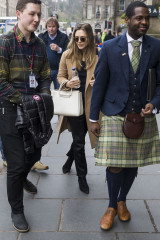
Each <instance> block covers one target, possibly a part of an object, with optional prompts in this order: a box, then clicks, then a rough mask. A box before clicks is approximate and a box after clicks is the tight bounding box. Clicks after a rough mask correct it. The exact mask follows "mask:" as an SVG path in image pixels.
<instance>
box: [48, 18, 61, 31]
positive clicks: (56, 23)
mask: <svg viewBox="0 0 160 240" xmlns="http://www.w3.org/2000/svg"><path fill="white" fill-rule="evenodd" d="M49 23H54V24H55V25H56V27H57V28H58V29H59V23H58V20H57V19H56V18H53V17H50V18H48V19H47V21H46V24H45V27H46V28H47V25H48V24H49Z"/></svg>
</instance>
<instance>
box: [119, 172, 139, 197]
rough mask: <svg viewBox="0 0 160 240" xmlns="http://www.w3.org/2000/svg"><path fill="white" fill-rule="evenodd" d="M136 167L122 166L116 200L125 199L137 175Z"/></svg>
mask: <svg viewBox="0 0 160 240" xmlns="http://www.w3.org/2000/svg"><path fill="white" fill-rule="evenodd" d="M137 170H138V168H124V169H123V181H122V182H121V187H120V193H119V196H118V202H120V201H126V197H127V194H128V192H129V190H130V188H131V186H132V184H133V182H134V179H135V177H136V176H137Z"/></svg>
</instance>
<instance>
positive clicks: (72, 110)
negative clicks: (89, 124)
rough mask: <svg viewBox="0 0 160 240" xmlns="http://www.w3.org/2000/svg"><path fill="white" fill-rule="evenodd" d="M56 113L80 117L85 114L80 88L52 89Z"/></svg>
mask: <svg viewBox="0 0 160 240" xmlns="http://www.w3.org/2000/svg"><path fill="white" fill-rule="evenodd" d="M51 95H52V97H53V103H54V114H55V115H63V116H75V117H78V116H80V115H82V114H83V101H82V93H81V92H80V91H78V90H76V91H75V90H72V89H71V90H69V91H63V90H61V86H60V88H59V90H52V91H51Z"/></svg>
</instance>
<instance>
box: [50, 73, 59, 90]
mask: <svg viewBox="0 0 160 240" xmlns="http://www.w3.org/2000/svg"><path fill="white" fill-rule="evenodd" d="M57 75H58V70H51V79H52V81H53V84H54V89H59V86H60V85H59V83H58V81H57Z"/></svg>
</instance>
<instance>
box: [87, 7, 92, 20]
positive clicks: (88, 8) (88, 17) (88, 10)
mask: <svg viewBox="0 0 160 240" xmlns="http://www.w3.org/2000/svg"><path fill="white" fill-rule="evenodd" d="M87 19H92V5H88V6H87Z"/></svg>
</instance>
